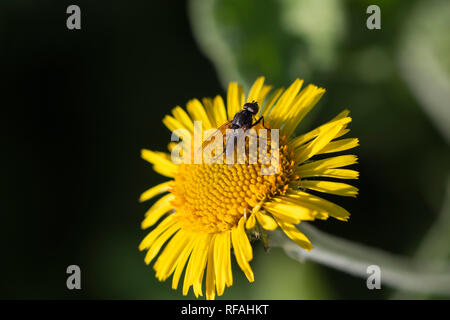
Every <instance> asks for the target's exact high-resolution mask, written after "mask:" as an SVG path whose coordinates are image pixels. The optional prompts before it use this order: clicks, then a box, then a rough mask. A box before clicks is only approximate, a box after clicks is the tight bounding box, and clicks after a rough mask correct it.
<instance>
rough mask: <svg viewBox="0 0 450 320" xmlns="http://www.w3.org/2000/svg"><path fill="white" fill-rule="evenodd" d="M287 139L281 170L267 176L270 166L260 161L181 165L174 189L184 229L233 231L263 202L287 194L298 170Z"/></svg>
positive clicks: (281, 154) (282, 145)
mask: <svg viewBox="0 0 450 320" xmlns="http://www.w3.org/2000/svg"><path fill="white" fill-rule="evenodd" d="M285 141H286V138H285V137H282V138H281V139H280V147H279V170H278V172H277V173H275V174H270V175H264V174H263V173H262V172H263V171H262V169H263V168H264V167H266V168H267V167H268V166H270V164H264V163H263V162H262V161H260V160H259V159H258V161H257V162H256V161H254V162H256V163H254V162H251V161H250V162H249V161H248V159H247V157H246V159H245V162H244V163H242V164H232V165H230V164H226V163H224V164H217V163H212V164H206V163H204V164H180V166H179V168H178V173H177V174H176V175H175V179H174V182H173V185H172V187H171V190H170V191H171V192H172V194H174V196H175V199H174V200H173V202H172V205H173V207H174V208H175V216H174V218H176V219H177V220H178V221H179V223H180V224H181V226H182V228H183V229H184V230H190V231H193V232H201V233H220V232H223V231H227V230H231V229H232V228H233V227H234V226H236V225H237V224H238V222H239V220H240V219H241V217H242V216H244V215H248V214H250V213H251V212H252V210H253V209H254V208H256V209H258V208H259V207H260V206H261V203H262V202H263V201H265V200H266V199H270V198H272V197H274V196H276V195H283V194H284V193H285V192H286V190H287V186H288V184H289V182H290V181H292V180H293V179H297V178H298V177H297V176H296V175H295V173H294V165H295V162H294V160H293V158H292V152H290V151H289V149H288V146H287V144H285Z"/></svg>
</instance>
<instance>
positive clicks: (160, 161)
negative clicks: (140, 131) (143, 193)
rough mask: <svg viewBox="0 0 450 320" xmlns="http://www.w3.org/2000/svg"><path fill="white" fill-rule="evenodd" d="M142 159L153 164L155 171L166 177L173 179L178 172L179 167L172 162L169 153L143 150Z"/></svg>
mask: <svg viewBox="0 0 450 320" xmlns="http://www.w3.org/2000/svg"><path fill="white" fill-rule="evenodd" d="M141 157H142V158H143V159H144V160H147V161H148V162H150V163H151V164H153V169H154V170H155V171H156V172H158V173H160V174H162V175H164V176H167V177H170V178H173V177H174V176H175V174H176V173H177V171H178V167H177V165H176V164H174V163H173V162H172V161H171V160H170V155H169V154H167V153H164V152H155V151H150V150H147V149H142V150H141Z"/></svg>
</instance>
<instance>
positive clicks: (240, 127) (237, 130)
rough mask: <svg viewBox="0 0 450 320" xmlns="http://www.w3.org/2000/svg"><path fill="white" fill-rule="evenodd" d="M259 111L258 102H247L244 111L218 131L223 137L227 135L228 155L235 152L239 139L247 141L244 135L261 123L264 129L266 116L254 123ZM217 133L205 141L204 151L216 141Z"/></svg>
mask: <svg viewBox="0 0 450 320" xmlns="http://www.w3.org/2000/svg"><path fill="white" fill-rule="evenodd" d="M258 111H259V106H258V102H257V101H255V100H253V101H252V102H247V103H245V104H244V106H243V110H241V111H239V112H237V113H236V114H235V115H234V117H233V119H232V120H231V121H227V122H225V123H224V124H222V125H221V126H220V127H219V128H218V129H217V131H218V132H220V134H222V136H223V135H226V149H225V150H226V152H227V155H229V154H231V153H232V152H233V151H234V146H235V145H237V144H238V140H239V139H245V136H244V135H243V134H242V133H244V132H245V131H247V130H248V129H250V128H252V127H255V126H256V125H257V124H259V123H260V122H261V121H262V125H263V127H264V116H261V117H259V119H258V120H257V121H255V122H253V117H254V116H256V115H257V114H258ZM216 133H217V132H216ZM216 133H215V134H212V135H211V136H209V137H208V138H206V139H205V141H204V142H203V144H202V150H204V149H205V148H206V147H207V146H208V145H209V144H210V143H211V142H212V141H213V140H214V139H212V138H213V137H214V136H215V135H216ZM221 155H222V154H219V155H217V156H216V158H215V159H214V160H217V158H218V157H220V156H221ZM228 158H229V157H228Z"/></svg>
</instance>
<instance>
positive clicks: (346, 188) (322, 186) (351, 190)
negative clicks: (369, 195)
mask: <svg viewBox="0 0 450 320" xmlns="http://www.w3.org/2000/svg"><path fill="white" fill-rule="evenodd" d="M300 185H301V186H302V187H303V188H306V189H310V190H315V191H319V192H325V193H330V194H335V195H338V196H344V197H356V195H357V194H358V188H356V187H354V186H351V185H349V184H346V183H342V182H333V181H320V180H302V181H301V183H300Z"/></svg>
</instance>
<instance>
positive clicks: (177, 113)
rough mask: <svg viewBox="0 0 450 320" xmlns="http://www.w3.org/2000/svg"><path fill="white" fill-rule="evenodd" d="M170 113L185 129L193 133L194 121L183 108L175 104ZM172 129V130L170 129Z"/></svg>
mask: <svg viewBox="0 0 450 320" xmlns="http://www.w3.org/2000/svg"><path fill="white" fill-rule="evenodd" d="M172 114H173V116H174V117H175V119H176V120H177V121H178V122H179V123H181V124H182V125H183V126H184V128H185V129H187V130H189V132H191V133H194V123H193V122H192V119H191V118H190V117H189V115H188V114H187V113H186V111H184V110H183V108H181V107H180V106H176V107H175V108H174V109H172ZM172 131H173V130H172Z"/></svg>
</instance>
